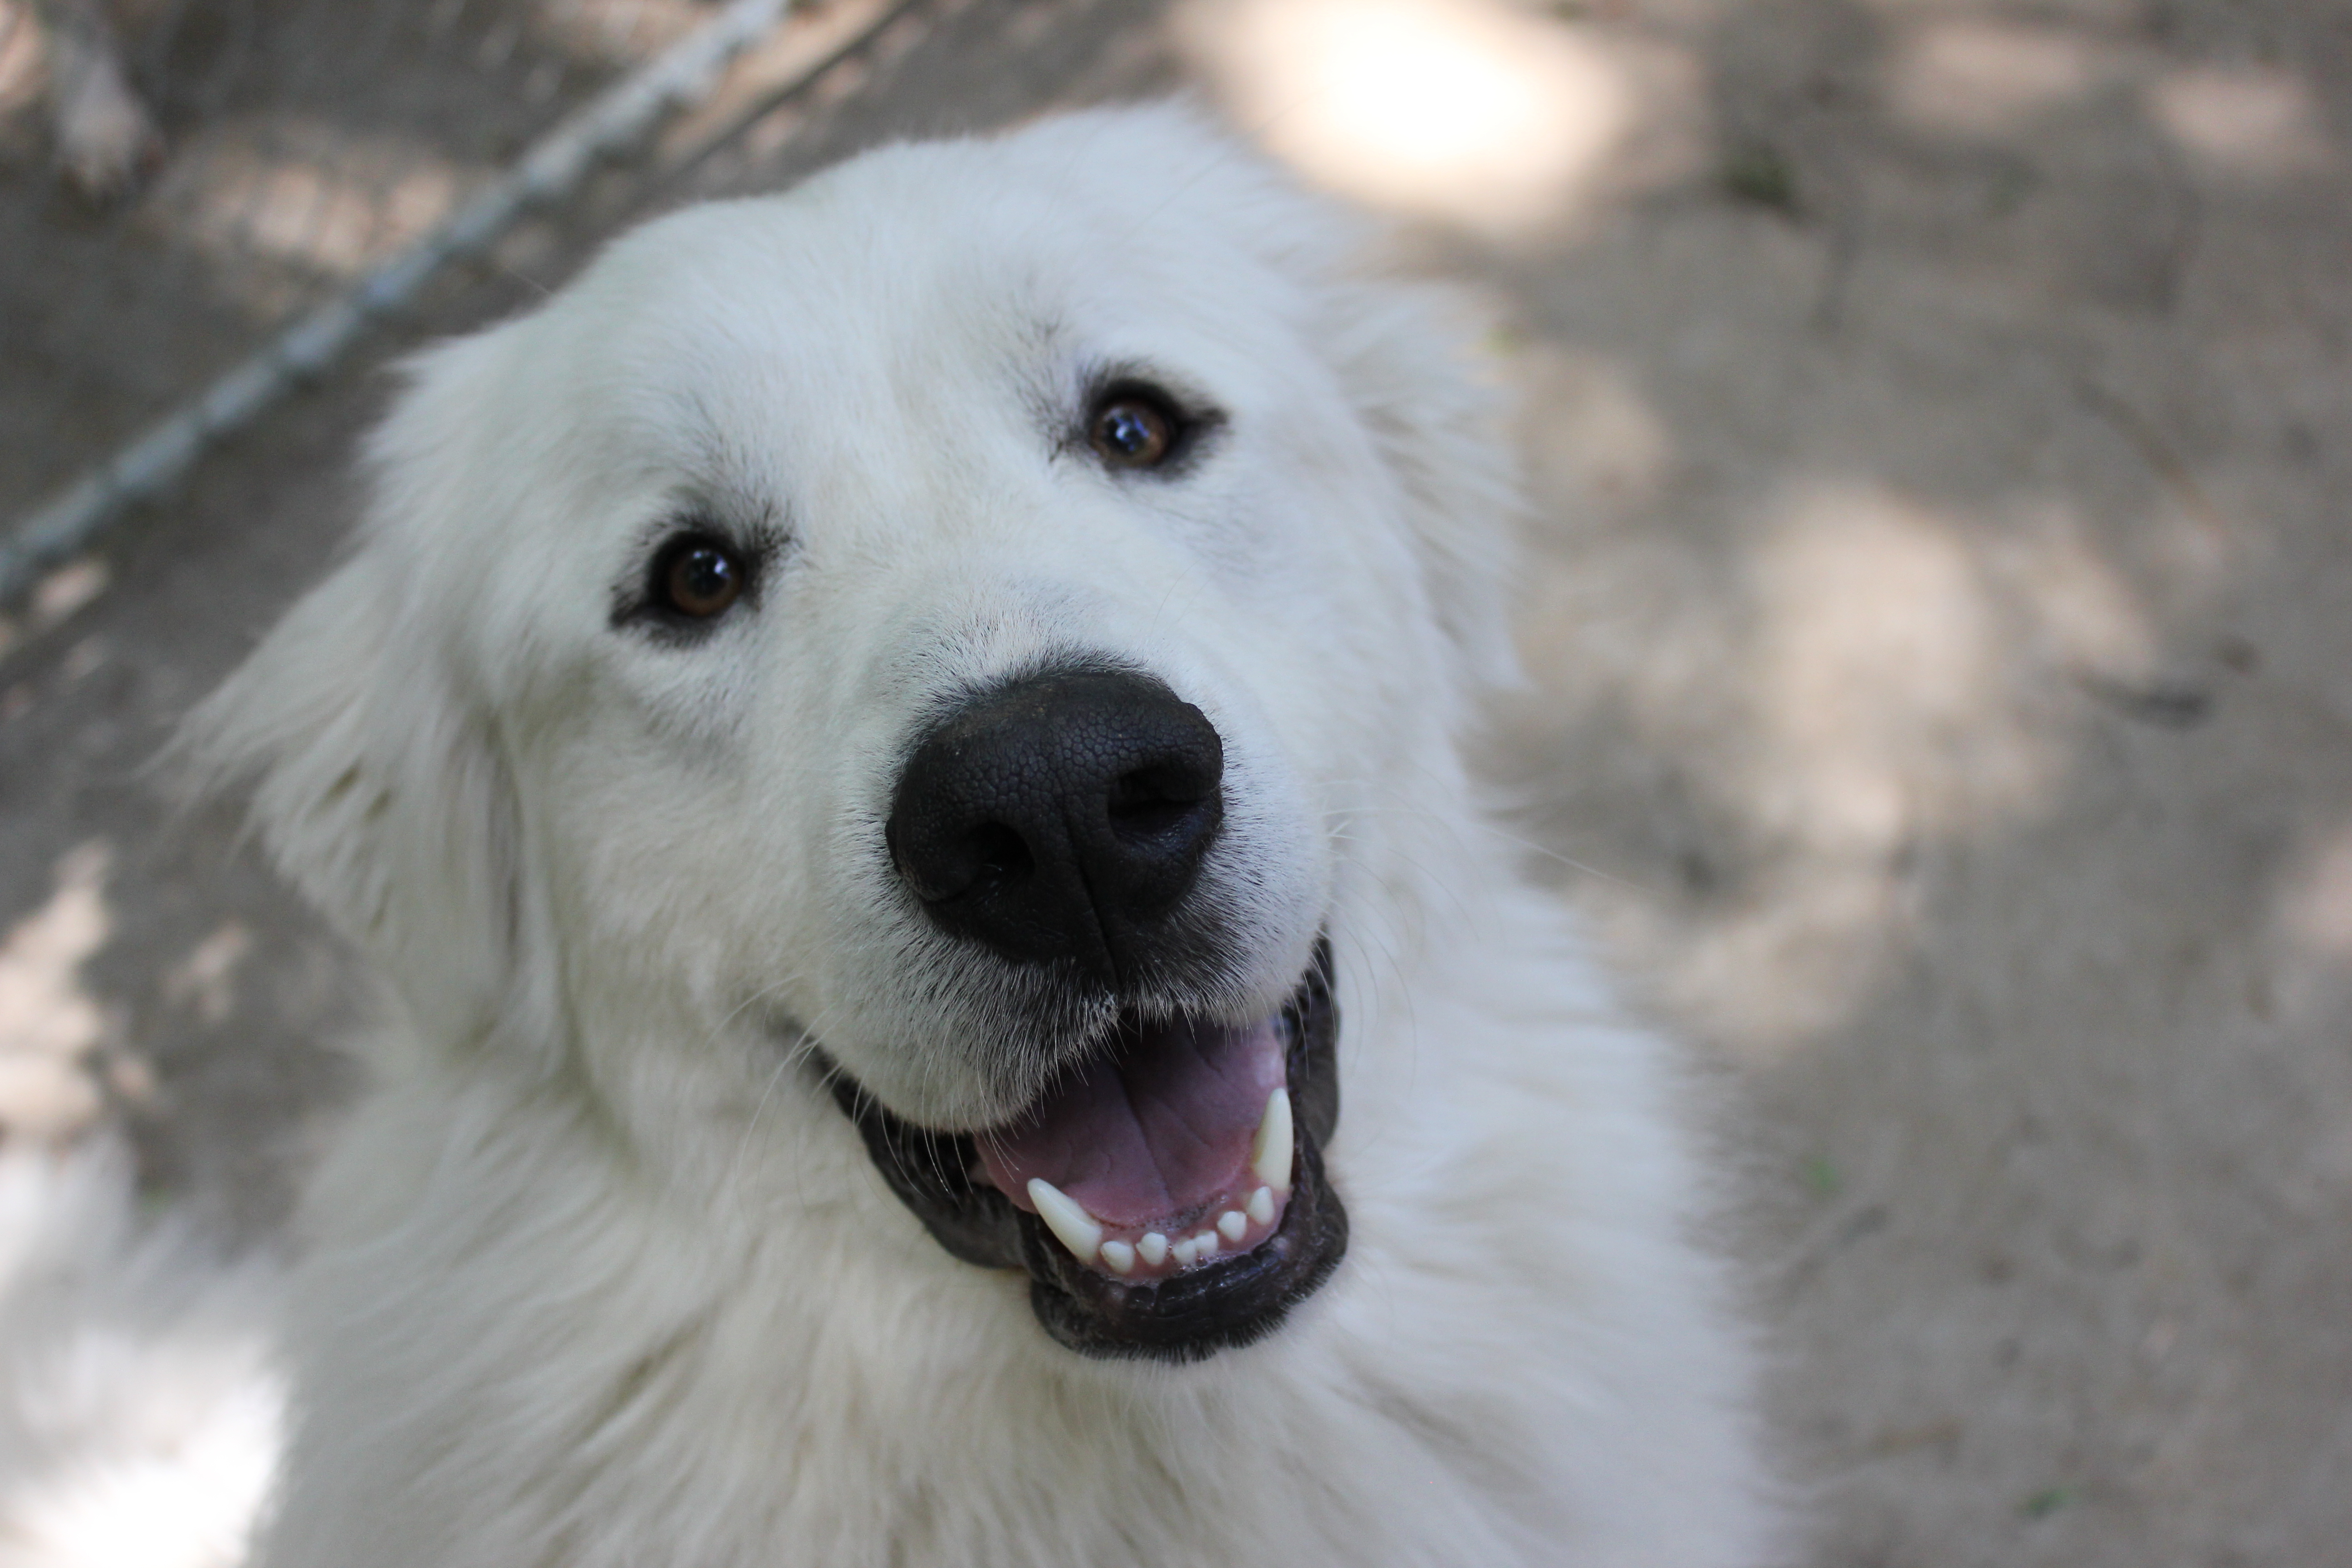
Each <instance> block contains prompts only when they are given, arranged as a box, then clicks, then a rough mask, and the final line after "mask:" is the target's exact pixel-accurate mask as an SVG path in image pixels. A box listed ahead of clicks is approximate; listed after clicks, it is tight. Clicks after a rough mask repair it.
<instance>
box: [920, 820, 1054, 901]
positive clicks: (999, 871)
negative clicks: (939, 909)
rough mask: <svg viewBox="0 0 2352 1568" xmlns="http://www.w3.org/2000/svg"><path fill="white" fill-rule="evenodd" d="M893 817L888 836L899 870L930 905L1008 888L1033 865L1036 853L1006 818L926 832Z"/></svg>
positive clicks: (922, 825)
mask: <svg viewBox="0 0 2352 1568" xmlns="http://www.w3.org/2000/svg"><path fill="white" fill-rule="evenodd" d="M928 826H929V825H924V824H916V825H914V831H913V832H912V833H909V832H908V830H907V829H908V825H907V824H905V823H903V822H901V821H900V820H898V819H897V818H893V820H892V821H891V823H890V825H889V826H888V828H887V830H886V837H887V840H888V843H889V847H890V858H891V859H892V860H893V861H895V862H896V863H897V864H898V874H899V875H900V876H902V877H904V878H906V879H907V883H908V886H909V887H911V888H912V889H914V891H915V896H916V897H917V898H919V899H920V900H923V902H925V903H927V904H940V903H946V902H948V901H950V900H954V899H960V898H962V897H963V896H964V895H966V894H967V893H987V892H992V891H993V890H995V889H999V888H1003V887H1009V886H1011V885H1012V884H1013V883H1015V882H1018V881H1020V880H1021V879H1023V878H1024V877H1026V876H1027V875H1028V874H1029V873H1030V871H1031V870H1032V869H1034V868H1035V865H1036V858H1035V857H1034V855H1032V854H1031V853H1030V849H1029V846H1028V844H1027V843H1026V842H1025V841H1024V839H1023V838H1022V837H1021V835H1020V833H1019V832H1018V831H1017V830H1016V829H1014V828H1013V827H1011V826H1008V825H1006V824H1004V823H1002V822H979V823H975V824H973V825H971V826H968V827H965V828H964V829H963V830H961V832H955V831H950V832H947V833H940V832H937V831H926V830H925V829H926V828H927V827H928Z"/></svg>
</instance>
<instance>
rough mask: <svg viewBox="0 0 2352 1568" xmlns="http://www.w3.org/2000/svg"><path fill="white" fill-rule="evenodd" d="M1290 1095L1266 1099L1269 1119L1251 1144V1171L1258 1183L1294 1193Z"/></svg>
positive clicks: (1259, 1126)
mask: <svg viewBox="0 0 2352 1568" xmlns="http://www.w3.org/2000/svg"><path fill="white" fill-rule="evenodd" d="M1290 1142H1291V1135H1290V1091H1289V1090H1288V1089H1276V1090H1275V1091H1274V1092H1273V1093H1272V1094H1270V1095H1268V1096H1266V1100H1265V1116H1264V1117H1262V1118H1261V1119H1260V1120H1259V1121H1258V1124H1257V1137H1256V1139H1255V1141H1253V1142H1251V1144H1250V1169H1251V1170H1253V1171H1255V1172H1256V1173H1257V1179H1258V1180H1259V1181H1261V1182H1264V1183H1265V1184H1266V1185H1267V1186H1269V1187H1273V1188H1276V1190H1278V1191H1281V1192H1288V1191H1289V1190H1290Z"/></svg>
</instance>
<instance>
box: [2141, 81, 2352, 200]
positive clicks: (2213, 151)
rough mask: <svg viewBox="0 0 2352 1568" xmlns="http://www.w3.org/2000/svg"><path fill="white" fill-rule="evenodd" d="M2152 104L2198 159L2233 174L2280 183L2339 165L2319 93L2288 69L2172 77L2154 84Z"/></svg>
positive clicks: (2159, 118) (2158, 119)
mask: <svg viewBox="0 0 2352 1568" xmlns="http://www.w3.org/2000/svg"><path fill="white" fill-rule="evenodd" d="M2147 100H2148V112H2149V114H2150V115H2151V116H2153V117H2154V119H2155V121H2156V122H2157V123H2158V125H2161V126H2162V127H2164V129H2165V130H2166V131H2167V132H2169V133H2170V134H2171V135H2172V137H2173V139H2174V140H2175V141H2177V142H2179V143H2180V145H2181V146H2182V148H2184V149H2185V150H2186V151H2187V152H2188V153H2189V154H2190V156H2192V157H2194V158H2196V159H2198V160H2199V161H2200V162H2201V163H2206V164H2208V165H2210V167H2212V168H2214V169H2216V170H2218V171H2220V172H2222V173H2225V174H2240V175H2246V176H2251V177H2253V178H2257V179H2278V178H2282V177H2284V176H2287V175H2291V174H2307V173H2310V172H2312V171H2314V170H2318V169H2324V168H2326V167H2327V166H2328V165H2329V164H2330V163H2333V162H2334V161H2335V160H2334V157H2333V155H2332V152H2331V149H2330V148H2329V146H2328V142H2327V138H2326V132H2324V131H2323V130H2322V128H2321V122H2320V116H2319V110H2318V107H2317V105H2316V104H2315V103H2314V102H2313V100H2312V95H2311V89H2309V88H2308V87H2307V86H2305V83H2304V79H2302V78H2301V77H2299V76H2297V75H2295V74H2294V72H2292V71H2289V70H2286V69H2284V68H2279V67H2275V66H2249V67H2232V68H2196V69H2189V70H2177V71H2171V72H2168V73H2167V74H2166V75H2164V76H2163V77H2161V78H2159V79H2157V80H2156V81H2155V82H2153V83H2151V84H2150V85H2149V88H2148V94H2147Z"/></svg>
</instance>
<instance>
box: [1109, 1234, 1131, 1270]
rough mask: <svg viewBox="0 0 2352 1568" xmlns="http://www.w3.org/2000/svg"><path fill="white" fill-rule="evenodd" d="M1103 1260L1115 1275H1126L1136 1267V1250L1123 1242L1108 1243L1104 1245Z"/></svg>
mask: <svg viewBox="0 0 2352 1568" xmlns="http://www.w3.org/2000/svg"><path fill="white" fill-rule="evenodd" d="M1102 1260H1103V1261H1104V1262H1105V1263H1107V1264H1108V1265H1110V1271H1111V1272H1112V1273H1113V1274H1124V1273H1126V1272H1127V1271H1128V1270H1129V1269H1130V1268H1134V1267H1135V1248H1133V1247H1129V1245H1128V1244H1127V1243H1125V1242H1123V1241H1106V1242H1104V1243H1103V1244H1102Z"/></svg>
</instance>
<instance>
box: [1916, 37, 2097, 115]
mask: <svg viewBox="0 0 2352 1568" xmlns="http://www.w3.org/2000/svg"><path fill="white" fill-rule="evenodd" d="M2102 75H2103V63H2102V61H2101V60H2100V58H2099V57H2098V55H2097V54H2096V53H2095V51H2094V50H2093V48H2092V47H2091V46H2090V44H2089V43H2088V42H2086V41H2085V40H2084V39H2083V38H2081V37H2077V36H2075V35H2074V34H2072V33H2067V32H2063V31H2061V30H2059V29H2057V28H2055V27H2046V26H2029V25H2026V24H2023V23H2017V22H1995V21H1986V20H1979V19H1975V18H1966V19H1961V18H1953V19H1948V20H1940V21H1935V22H1930V23H1927V25H1926V26H1921V27H1920V28H1919V29H1918V30H1917V31H1916V32H1914V33H1913V34H1912V35H1911V36H1910V37H1908V38H1907V39H1906V40H1905V41H1904V42H1903V44H1902V45H1901V47H1899V48H1898V49H1897V50H1896V51H1895V58H1894V63H1893V65H1892V67H1891V68H1890V74H1889V77H1888V81H1887V87H1888V99H1889V100H1890V102H1891V103H1892V104H1893V105H1894V108H1895V112H1896V113H1898V114H1900V115H1901V116H1902V117H1903V118H1905V119H1906V120H1908V121H1911V122H1912V123H1914V124H1916V125H1921V126H1925V127H1927V128H1928V129H1930V130H1936V131H1947V132H1961V133H1964V134H1969V135H1979V136H1981V135H1990V134H1994V133H1997V132H2003V131H2013V130H2016V129H2018V127H2019V126H2020V124H2021V122H2022V121H2026V120H2028V119H2030V118H2032V116H2033V115H2035V114H2037V113H2040V112H2041V111H2042V110H2047V109H2050V108H2052V107H2053V106H2055V105H2057V104H2060V103H2063V102H2065V101H2067V100H2071V99H2077V98H2080V97H2082V96H2083V95H2084V93H2086V92H2088V91H2089V90H2090V89H2092V88H2093V87H2094V86H2095V85H2096V84H2097V83H2098V81H2099V80H2100V79H2101V77H2102Z"/></svg>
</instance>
